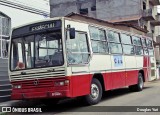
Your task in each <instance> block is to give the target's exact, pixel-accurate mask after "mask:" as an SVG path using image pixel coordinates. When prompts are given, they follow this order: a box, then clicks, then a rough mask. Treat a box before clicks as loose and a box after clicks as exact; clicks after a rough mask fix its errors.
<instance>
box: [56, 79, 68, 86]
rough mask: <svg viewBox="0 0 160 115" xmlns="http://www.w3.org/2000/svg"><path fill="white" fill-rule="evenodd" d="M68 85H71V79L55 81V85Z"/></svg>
mask: <svg viewBox="0 0 160 115" xmlns="http://www.w3.org/2000/svg"><path fill="white" fill-rule="evenodd" d="M68 85H69V80H64V81H56V82H54V86H68Z"/></svg>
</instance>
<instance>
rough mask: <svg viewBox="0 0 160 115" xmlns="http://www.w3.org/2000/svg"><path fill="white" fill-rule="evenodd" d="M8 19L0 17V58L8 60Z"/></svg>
mask: <svg viewBox="0 0 160 115" xmlns="http://www.w3.org/2000/svg"><path fill="white" fill-rule="evenodd" d="M9 35H10V19H9V18H7V17H3V16H0V58H8V46H9Z"/></svg>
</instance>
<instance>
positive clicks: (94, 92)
mask: <svg viewBox="0 0 160 115" xmlns="http://www.w3.org/2000/svg"><path fill="white" fill-rule="evenodd" d="M90 90H91V92H90V94H89V95H87V96H85V102H86V104H87V105H94V104H97V103H98V102H100V100H101V98H102V85H101V83H100V81H99V80H98V79H96V78H93V79H92V82H91V89H90Z"/></svg>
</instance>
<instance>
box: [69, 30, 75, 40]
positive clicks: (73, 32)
mask: <svg viewBox="0 0 160 115" xmlns="http://www.w3.org/2000/svg"><path fill="white" fill-rule="evenodd" d="M69 34H70V39H75V36H76V31H75V28H70V29H69Z"/></svg>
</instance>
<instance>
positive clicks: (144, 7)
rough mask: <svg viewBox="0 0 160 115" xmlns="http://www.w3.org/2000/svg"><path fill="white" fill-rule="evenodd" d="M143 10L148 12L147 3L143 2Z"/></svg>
mask: <svg viewBox="0 0 160 115" xmlns="http://www.w3.org/2000/svg"><path fill="white" fill-rule="evenodd" d="M143 10H146V2H144V1H143Z"/></svg>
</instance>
